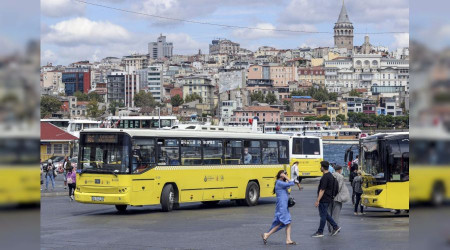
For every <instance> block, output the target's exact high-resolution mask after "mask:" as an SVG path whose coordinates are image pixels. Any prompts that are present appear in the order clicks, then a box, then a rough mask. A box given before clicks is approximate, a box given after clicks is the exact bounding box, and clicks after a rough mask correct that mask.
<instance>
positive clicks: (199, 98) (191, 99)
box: [184, 93, 203, 103]
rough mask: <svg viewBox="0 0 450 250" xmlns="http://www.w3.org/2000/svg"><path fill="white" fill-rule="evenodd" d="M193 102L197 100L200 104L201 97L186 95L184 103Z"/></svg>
mask: <svg viewBox="0 0 450 250" xmlns="http://www.w3.org/2000/svg"><path fill="white" fill-rule="evenodd" d="M195 100H198V101H199V102H200V103H203V100H202V97H201V96H200V95H199V94H197V93H192V94H190V95H187V96H186V98H184V102H185V103H188V102H193V101H195Z"/></svg>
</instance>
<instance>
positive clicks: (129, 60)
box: [122, 54, 148, 74]
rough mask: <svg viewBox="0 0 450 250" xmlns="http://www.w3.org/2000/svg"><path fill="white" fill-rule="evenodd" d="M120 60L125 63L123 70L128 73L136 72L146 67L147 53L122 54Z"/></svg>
mask: <svg viewBox="0 0 450 250" xmlns="http://www.w3.org/2000/svg"><path fill="white" fill-rule="evenodd" d="M122 62H123V63H124V65H125V72H127V73H128V74H133V73H136V72H137V71H138V70H140V69H143V68H146V67H147V65H148V59H147V55H141V54H132V55H129V56H124V57H123V58H122Z"/></svg>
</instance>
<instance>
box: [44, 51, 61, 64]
mask: <svg viewBox="0 0 450 250" xmlns="http://www.w3.org/2000/svg"><path fill="white" fill-rule="evenodd" d="M57 59H58V55H56V54H55V52H53V51H52V50H49V49H46V50H44V51H43V52H42V53H41V65H46V64H47V63H49V62H56V61H57Z"/></svg>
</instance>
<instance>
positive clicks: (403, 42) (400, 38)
mask: <svg viewBox="0 0 450 250" xmlns="http://www.w3.org/2000/svg"><path fill="white" fill-rule="evenodd" d="M394 39H395V41H394V43H393V44H392V46H391V47H392V48H393V49H395V48H404V47H409V34H408V33H404V34H394Z"/></svg>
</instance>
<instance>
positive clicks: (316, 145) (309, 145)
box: [292, 138, 321, 156]
mask: <svg viewBox="0 0 450 250" xmlns="http://www.w3.org/2000/svg"><path fill="white" fill-rule="evenodd" d="M320 153H321V152H320V140H319V138H294V139H293V141H292V154H294V155H317V156H318V155H320Z"/></svg>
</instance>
